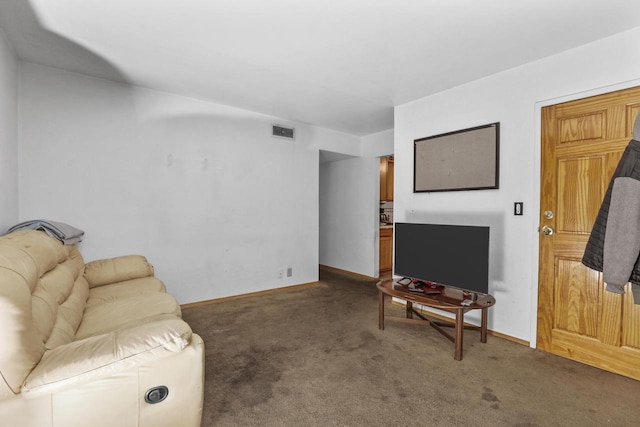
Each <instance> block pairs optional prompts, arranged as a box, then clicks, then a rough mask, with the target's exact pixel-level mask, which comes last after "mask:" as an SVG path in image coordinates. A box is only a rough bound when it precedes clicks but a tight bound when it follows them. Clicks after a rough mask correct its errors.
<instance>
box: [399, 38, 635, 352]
mask: <svg viewBox="0 0 640 427" xmlns="http://www.w3.org/2000/svg"><path fill="white" fill-rule="evenodd" d="M638 40H640V28H638V29H635V30H633V31H628V32H626V33H621V34H618V35H616V36H613V37H609V38H607V39H603V40H600V41H598V42H595V43H591V44H589V45H585V46H583V47H580V48H577V49H573V50H570V51H566V52H564V53H562V54H559V55H555V56H552V57H549V58H546V59H544V60H540V61H537V62H534V63H531V64H528V65H525V66H522V67H518V68H515V69H512V70H509V71H506V72H503V73H500V74H496V75H493V76H490V77H488V78H485V79H482V80H478V81H475V82H472V83H469V84H466V85H463V86H460V87H456V88H453V89H451V90H448V91H445V92H442V93H439V94H436V95H433V96H430V97H426V98H423V99H420V100H418V101H415V102H412V103H408V104H405V105H402V106H399V107H397V108H396V110H395V200H394V207H395V212H394V215H395V219H396V221H409V222H412V221H414V222H427V221H433V222H444V223H469V224H489V225H491V226H492V243H491V257H492V261H491V266H490V273H489V274H490V292H491V293H492V294H493V295H494V296H495V297H496V300H497V303H496V306H495V307H494V308H492V309H491V310H490V317H489V327H490V328H491V329H493V330H495V331H498V332H501V333H504V334H507V335H510V336H513V337H516V338H520V339H523V340H527V341H530V342H531V344H532V345H535V334H536V312H537V303H536V301H537V286H538V283H537V268H538V265H537V259H538V238H539V237H538V233H537V227H538V212H539V177H540V108H541V107H542V106H544V105H550V104H554V103H557V102H564V101H567V100H569V99H577V98H582V97H585V96H588V95H593V94H596V93H604V92H609V91H611V90H615V89H621V88H623V87H630V86H633V85H639V84H640V80H638V79H640V49H638ZM498 121H499V122H500V126H501V128H500V132H501V135H500V189H499V190H480V191H463V192H446V193H419V194H413V192H412V173H413V140H414V139H417V138H422V137H425V136H430V135H436V134H439V133H443V132H448V131H453V130H457V129H463V128H468V127H471V126H476V125H482V124H487V123H491V122H498ZM514 202H524V216H514V215H513V203H514ZM476 320H477V319H476Z"/></svg>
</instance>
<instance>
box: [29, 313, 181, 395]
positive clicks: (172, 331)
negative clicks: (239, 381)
mask: <svg viewBox="0 0 640 427" xmlns="http://www.w3.org/2000/svg"><path fill="white" fill-rule="evenodd" d="M191 335H192V332H191V328H190V327H189V325H187V324H186V323H185V322H184V321H182V320H181V319H178V318H176V317H175V316H172V315H165V316H157V317H154V318H152V319H146V320H145V321H144V322H141V324H139V325H131V326H129V327H127V328H123V329H121V330H119V331H112V332H108V333H105V334H99V335H95V336H92V337H88V338H86V339H83V340H79V341H74V342H72V343H69V344H66V345H63V346H60V347H57V348H55V349H53V350H49V351H47V352H46V353H45V354H44V356H43V358H42V360H41V361H40V363H39V364H38V366H36V368H35V369H34V370H33V372H31V374H30V375H29V376H28V377H27V379H26V381H25V384H24V386H23V388H22V392H23V394H24V395H25V397H37V396H39V395H42V394H47V393H53V392H56V391H59V390H63V389H66V388H68V387H72V386H76V385H78V384H82V383H86V382H87V381H91V380H97V379H100V378H103V377H105V376H109V375H114V374H116V373H118V372H120V371H122V370H124V369H131V368H135V367H136V366H138V365H140V364H143V363H144V362H145V361H149V360H157V359H158V358H161V357H166V356H168V355H171V354H172V353H176V352H180V351H182V350H183V349H184V348H185V347H187V346H188V345H189V342H190V340H191Z"/></svg>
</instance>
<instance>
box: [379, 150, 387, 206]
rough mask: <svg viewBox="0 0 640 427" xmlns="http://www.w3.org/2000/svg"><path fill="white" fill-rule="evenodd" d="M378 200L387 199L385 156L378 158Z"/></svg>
mask: <svg viewBox="0 0 640 427" xmlns="http://www.w3.org/2000/svg"><path fill="white" fill-rule="evenodd" d="M380 200H387V158H386V157H381V158H380Z"/></svg>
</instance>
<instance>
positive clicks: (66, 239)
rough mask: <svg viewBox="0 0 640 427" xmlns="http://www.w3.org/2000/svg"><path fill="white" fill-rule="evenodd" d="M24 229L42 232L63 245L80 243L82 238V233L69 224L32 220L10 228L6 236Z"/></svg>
mask: <svg viewBox="0 0 640 427" xmlns="http://www.w3.org/2000/svg"><path fill="white" fill-rule="evenodd" d="M25 229H29V230H42V231H44V232H45V233H47V234H48V235H49V236H51V237H53V238H55V239H58V240H60V241H61V242H62V243H64V244H65V245H73V244H75V243H78V242H81V241H82V236H84V231H82V230H79V229H77V228H75V227H72V226H70V225H69V224H65V223H63V222H57V221H49V220H44V219H33V220H31V221H25V222H21V223H20V224H16V225H14V226H13V227H11V228H10V229H9V230H8V231H7V233H6V234H9V233H13V232H14V231H18V230H25Z"/></svg>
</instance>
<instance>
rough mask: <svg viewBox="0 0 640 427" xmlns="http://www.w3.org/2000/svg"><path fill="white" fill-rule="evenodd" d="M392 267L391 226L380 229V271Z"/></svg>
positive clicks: (388, 269)
mask: <svg viewBox="0 0 640 427" xmlns="http://www.w3.org/2000/svg"><path fill="white" fill-rule="evenodd" d="M392 268H393V227H388V228H381V229H380V266H379V270H380V272H381V273H382V272H388V271H391V269H392Z"/></svg>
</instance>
